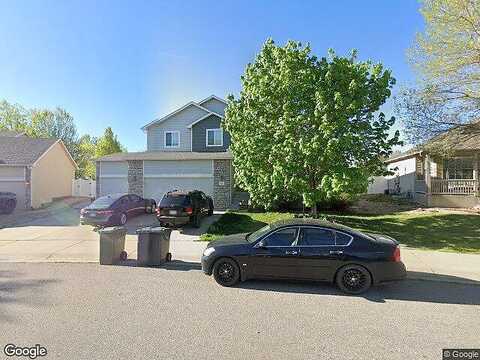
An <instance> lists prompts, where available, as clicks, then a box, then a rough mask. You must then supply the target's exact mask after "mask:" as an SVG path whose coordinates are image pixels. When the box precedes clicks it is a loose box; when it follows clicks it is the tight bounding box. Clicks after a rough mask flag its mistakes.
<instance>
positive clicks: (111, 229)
mask: <svg viewBox="0 0 480 360" xmlns="http://www.w3.org/2000/svg"><path fill="white" fill-rule="evenodd" d="M117 231H127V228H126V227H125V226H110V227H106V228H101V229H99V230H98V232H100V233H105V234H109V233H114V232H117Z"/></svg>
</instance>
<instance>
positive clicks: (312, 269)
mask: <svg viewBox="0 0 480 360" xmlns="http://www.w3.org/2000/svg"><path fill="white" fill-rule="evenodd" d="M298 248H299V259H300V261H299V267H298V277H299V278H300V279H309V280H330V279H331V277H332V272H334V271H335V269H336V268H337V264H338V262H339V259H338V256H339V251H341V250H339V249H338V248H337V247H336V246H335V234H334V232H333V231H332V230H330V229H326V228H320V227H302V228H301V230H300V234H299V239H298Z"/></svg>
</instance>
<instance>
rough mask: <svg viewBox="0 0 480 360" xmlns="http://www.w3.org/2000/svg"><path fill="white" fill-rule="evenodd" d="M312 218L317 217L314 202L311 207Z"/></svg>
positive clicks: (315, 203)
mask: <svg viewBox="0 0 480 360" xmlns="http://www.w3.org/2000/svg"><path fill="white" fill-rule="evenodd" d="M311 212H312V217H316V216H317V202H316V201H315V202H314V203H313V205H312V210H311Z"/></svg>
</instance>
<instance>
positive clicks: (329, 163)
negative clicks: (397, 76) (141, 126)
mask: <svg viewBox="0 0 480 360" xmlns="http://www.w3.org/2000/svg"><path fill="white" fill-rule="evenodd" d="M241 81H242V90H241V92H240V96H239V97H238V98H234V97H233V96H229V99H228V107H227V109H226V115H225V120H224V123H223V126H224V127H225V129H226V130H227V131H228V132H229V133H230V135H231V138H232V145H231V151H232V153H233V156H234V168H235V177H236V182H237V183H238V184H239V185H240V186H241V187H242V188H244V189H245V190H247V191H248V192H249V193H250V194H251V198H252V200H253V201H254V202H255V203H257V204H260V205H263V206H265V207H270V206H272V205H273V204H275V202H277V201H282V200H296V199H299V198H302V199H303V201H304V204H305V205H306V206H310V207H312V212H313V213H316V203H317V202H318V201H319V200H322V199H330V198H335V197H337V196H340V195H341V194H357V193H362V192H364V191H366V189H367V186H368V181H369V178H370V177H371V176H373V175H378V174H382V173H384V171H385V170H384V167H383V164H382V159H383V158H384V157H386V156H388V155H389V154H390V153H391V149H392V147H393V146H394V145H396V144H398V143H399V140H398V137H399V134H398V132H396V133H395V134H394V135H393V136H389V130H390V128H391V126H392V125H393V124H394V121H395V120H394V118H390V119H386V118H385V116H384V115H383V114H382V113H379V114H378V116H375V113H376V112H377V111H378V110H379V108H380V106H381V105H382V104H383V103H384V102H385V100H386V99H387V98H388V97H389V96H390V89H391V87H392V86H393V84H394V82H395V81H394V79H393V78H392V76H391V73H390V71H388V70H385V69H384V68H383V66H382V65H381V64H373V63H372V62H370V61H366V62H358V61H357V60H356V56H355V53H353V54H352V56H351V57H340V56H337V55H335V54H334V53H333V52H330V53H329V56H328V57H323V58H320V59H318V58H317V57H315V56H313V55H312V54H311V50H310V47H309V46H308V45H307V46H302V45H301V43H298V42H294V41H289V42H288V43H287V44H286V45H285V46H283V47H280V46H277V45H275V43H274V42H273V41H272V40H268V41H267V42H266V43H265V44H264V46H263V48H262V50H261V52H260V53H259V54H258V55H257V57H256V59H255V61H254V62H253V63H252V64H249V65H248V66H247V68H246V71H245V74H244V75H243V76H242V77H241Z"/></svg>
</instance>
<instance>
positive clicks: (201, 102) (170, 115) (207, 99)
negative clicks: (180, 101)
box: [142, 95, 227, 131]
mask: <svg viewBox="0 0 480 360" xmlns="http://www.w3.org/2000/svg"><path fill="white" fill-rule="evenodd" d="M211 99H215V100H218V101H220V102H222V103H224V104H227V102H226V101H225V100H223V99H221V98H219V97H218V96H215V95H210V96H209V97H207V98H205V99H203V100H202V101H200V102H198V103H197V102H195V101H190V102H188V103H186V104H185V105H183V106H182V107H181V108H179V109H177V110H175V111H172V112H171V113H170V114H167V115H165V116H163V117H161V118H159V119H155V120H153V121H151V122H149V123H148V124H147V125H145V126H143V127H142V130H144V131H145V130H146V129H148V128H149V127H150V126H152V125H157V124H160V123H162V122H164V121H165V120H168V119H169V118H170V117H172V116H174V115H176V114H178V113H179V112H180V111H182V110H185V109H186V108H188V107H189V106H195V107H197V108H199V109H202V110H203V111H205V112H206V114H205V116H207V115H212V114H213V115H217V116H219V117H223V116H222V115H220V114H217V113H216V112H214V111H211V110H208V109H207V108H205V107H203V106H202V104H203V103H205V102H207V101H209V100H211ZM202 120H203V119H202ZM196 121H198V119H197V120H196ZM189 127H191V125H189Z"/></svg>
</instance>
